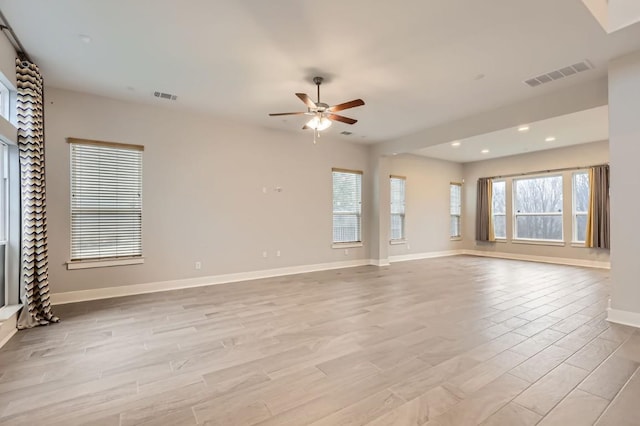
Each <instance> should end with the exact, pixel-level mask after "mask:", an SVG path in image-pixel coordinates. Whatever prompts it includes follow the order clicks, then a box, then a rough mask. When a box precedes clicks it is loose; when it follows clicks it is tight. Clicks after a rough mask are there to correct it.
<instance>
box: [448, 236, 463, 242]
mask: <svg viewBox="0 0 640 426" xmlns="http://www.w3.org/2000/svg"><path fill="white" fill-rule="evenodd" d="M449 241H462V237H461V236H460V237H449Z"/></svg>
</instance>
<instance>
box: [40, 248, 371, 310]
mask: <svg viewBox="0 0 640 426" xmlns="http://www.w3.org/2000/svg"><path fill="white" fill-rule="evenodd" d="M371 264H373V261H372V260H370V259H358V260H345V261H340V262H331V263H320V264H316V265H301V266H290V267H286V268H277V269H264V270H260V271H250V272H240V273H235V274H224V275H214V276H209V277H198V278H188V279H181V280H171V281H160V282H151V283H144V284H132V285H124V286H118V287H105V288H96V289H92V290H78V291H69V292H64V293H53V294H52V295H51V303H52V304H53V305H64V304H66V303H75V302H85V301H88V300H98V299H110V298H113V297H122V296H132V295H134V294H144V293H155V292H158V291H167V290H178V289H181V288H193V287H204V286H209V285H216V284H226V283H233V282H238V281H249V280H257V279H261V278H272V277H280V276H284V275H294V274H304V273H307V272H317V271H328V270H331V269H341V268H351V267H355V266H365V265H371ZM380 266H382V265H380Z"/></svg>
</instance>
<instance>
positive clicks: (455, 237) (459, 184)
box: [449, 182, 462, 241]
mask: <svg viewBox="0 0 640 426" xmlns="http://www.w3.org/2000/svg"><path fill="white" fill-rule="evenodd" d="M453 187H458V188H459V191H460V205H459V207H460V214H458V215H455V214H453V213H451V204H452V195H453V192H452V188H453ZM454 217H457V218H458V235H451V223H452V221H453V218H454ZM449 240H450V241H460V240H462V182H449Z"/></svg>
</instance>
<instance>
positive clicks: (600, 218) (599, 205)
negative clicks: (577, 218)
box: [585, 164, 610, 249]
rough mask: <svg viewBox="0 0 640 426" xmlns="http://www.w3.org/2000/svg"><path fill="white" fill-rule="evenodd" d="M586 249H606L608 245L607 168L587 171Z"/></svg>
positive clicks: (595, 168) (606, 166)
mask: <svg viewBox="0 0 640 426" xmlns="http://www.w3.org/2000/svg"><path fill="white" fill-rule="evenodd" d="M585 246H586V247H594V248H606V249H608V248H609V247H610V244H609V166H608V165H606V164H605V165H602V166H595V167H592V168H591V169H589V211H588V212H587V235H586V238H585Z"/></svg>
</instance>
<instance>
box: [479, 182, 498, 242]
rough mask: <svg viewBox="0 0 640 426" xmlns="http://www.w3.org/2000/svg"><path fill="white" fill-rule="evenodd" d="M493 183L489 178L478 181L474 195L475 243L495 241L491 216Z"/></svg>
mask: <svg viewBox="0 0 640 426" xmlns="http://www.w3.org/2000/svg"><path fill="white" fill-rule="evenodd" d="M492 192H493V181H492V180H491V179H489V178H480V179H478V192H477V194H476V197H477V198H476V241H495V240H496V236H495V233H494V232H493V214H492V209H493V206H492V204H491V203H492V198H493V197H492Z"/></svg>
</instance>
